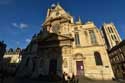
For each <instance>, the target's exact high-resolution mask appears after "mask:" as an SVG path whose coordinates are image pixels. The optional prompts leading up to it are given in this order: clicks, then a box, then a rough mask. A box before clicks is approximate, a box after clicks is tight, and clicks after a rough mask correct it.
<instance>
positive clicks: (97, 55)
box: [94, 52, 103, 66]
mask: <svg viewBox="0 0 125 83" xmlns="http://www.w3.org/2000/svg"><path fill="white" fill-rule="evenodd" d="M94 57H95V62H96V65H98V66H99V65H103V64H102V59H101V55H100V53H99V52H95V53H94Z"/></svg>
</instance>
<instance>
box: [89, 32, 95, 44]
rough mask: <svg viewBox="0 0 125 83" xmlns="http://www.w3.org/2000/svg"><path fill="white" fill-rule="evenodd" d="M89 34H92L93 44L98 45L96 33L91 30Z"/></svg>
mask: <svg viewBox="0 0 125 83" xmlns="http://www.w3.org/2000/svg"><path fill="white" fill-rule="evenodd" d="M89 34H90V39H91V43H92V44H96V43H97V40H96V35H95V33H94V31H93V30H89Z"/></svg>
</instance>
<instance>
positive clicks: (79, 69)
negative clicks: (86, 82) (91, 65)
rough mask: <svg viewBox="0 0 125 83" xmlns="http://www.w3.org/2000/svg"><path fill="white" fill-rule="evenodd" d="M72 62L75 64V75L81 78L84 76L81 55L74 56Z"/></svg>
mask: <svg viewBox="0 0 125 83" xmlns="http://www.w3.org/2000/svg"><path fill="white" fill-rule="evenodd" d="M74 60H75V63H76V75H77V76H81V75H83V74H84V62H83V55H82V54H80V53H78V54H75V56H74Z"/></svg>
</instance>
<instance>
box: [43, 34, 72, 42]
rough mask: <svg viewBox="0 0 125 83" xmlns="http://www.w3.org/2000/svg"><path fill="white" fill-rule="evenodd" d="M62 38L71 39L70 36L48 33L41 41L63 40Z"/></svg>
mask: <svg viewBox="0 0 125 83" xmlns="http://www.w3.org/2000/svg"><path fill="white" fill-rule="evenodd" d="M64 40H73V38H72V37H67V36H63V35H57V34H49V35H48V36H47V37H46V38H44V40H43V41H64Z"/></svg>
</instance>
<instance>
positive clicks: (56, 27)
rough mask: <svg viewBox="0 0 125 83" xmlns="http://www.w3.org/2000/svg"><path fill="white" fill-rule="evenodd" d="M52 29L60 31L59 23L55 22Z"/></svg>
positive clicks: (56, 31)
mask: <svg viewBox="0 0 125 83" xmlns="http://www.w3.org/2000/svg"><path fill="white" fill-rule="evenodd" d="M52 31H53V32H54V33H58V32H59V24H57V23H56V24H54V25H53V26H52Z"/></svg>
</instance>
